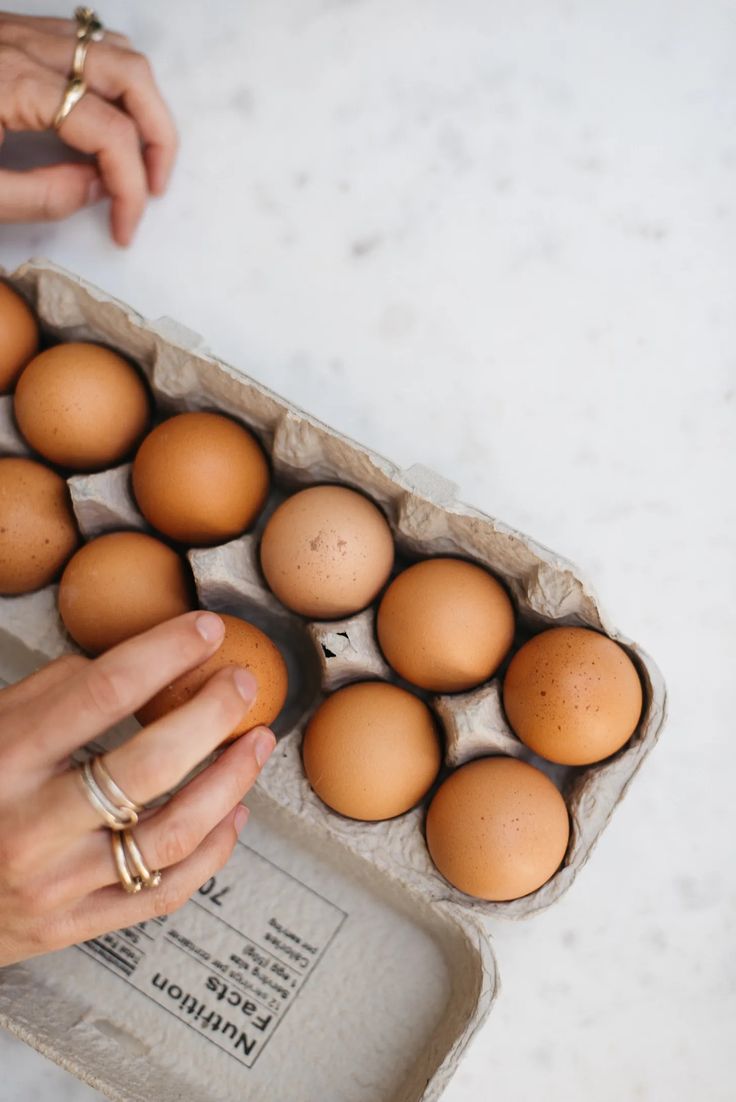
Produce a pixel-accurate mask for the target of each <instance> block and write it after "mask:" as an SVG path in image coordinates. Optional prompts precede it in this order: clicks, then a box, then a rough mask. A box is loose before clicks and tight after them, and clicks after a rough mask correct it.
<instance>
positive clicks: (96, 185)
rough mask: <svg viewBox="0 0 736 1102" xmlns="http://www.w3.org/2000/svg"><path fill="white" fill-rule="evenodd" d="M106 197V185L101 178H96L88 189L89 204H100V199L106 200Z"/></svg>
mask: <svg viewBox="0 0 736 1102" xmlns="http://www.w3.org/2000/svg"><path fill="white" fill-rule="evenodd" d="M104 195H105V187H104V184H103V183H102V180H101V179H100V178H99V176H96V177H95V178H94V180H92V181H91V182H90V185H89V187H88V188H87V203H99V201H100V199H102V198H104Z"/></svg>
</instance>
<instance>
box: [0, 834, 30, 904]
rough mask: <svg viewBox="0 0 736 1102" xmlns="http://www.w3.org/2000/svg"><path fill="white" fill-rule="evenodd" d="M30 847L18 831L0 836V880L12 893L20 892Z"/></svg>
mask: <svg viewBox="0 0 736 1102" xmlns="http://www.w3.org/2000/svg"><path fill="white" fill-rule="evenodd" d="M29 857H30V847H29V846H28V843H27V841H26V839H25V838H24V836H23V835H22V834H20V833H14V834H8V836H7V837H5V838H0V870H1V871H2V880H3V883H4V884H5V886H6V887H7V888H9V889H10V891H12V892H13V893H14V894H18V893H20V894H22V892H23V889H24V886H25V883H26V878H27V876H28V869H29Z"/></svg>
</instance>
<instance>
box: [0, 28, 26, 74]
mask: <svg viewBox="0 0 736 1102" xmlns="http://www.w3.org/2000/svg"><path fill="white" fill-rule="evenodd" d="M3 38H4V41H2V42H0V71H1V72H2V73H3V75H4V76H6V77H11V78H12V77H18V76H19V75H20V74H21V73H23V72H24V71H26V69H27V57H26V55H25V54H24V52H23V50H20V49H18V47H17V45H15V44H14V43H13V44H12V45H11V44H10V43H9V42H8V40H7V39H6V38H5V36H3Z"/></svg>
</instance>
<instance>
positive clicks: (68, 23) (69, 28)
mask: <svg viewBox="0 0 736 1102" xmlns="http://www.w3.org/2000/svg"><path fill="white" fill-rule="evenodd" d="M0 19H1V20H2V40H3V41H6V42H16V41H18V39H17V35H18V34H19V33H22V32H23V31H25V30H28V29H31V30H36V31H41V32H43V33H44V34H55V35H59V36H60V37H62V38H76V35H77V23H76V20H74V19H56V18H54V17H52V16H47V15H16V14H15V13H14V12H3V13H2V16H0ZM13 35H15V36H16V37H13ZM104 41H105V42H108V43H111V44H113V45H116V46H122V47H124V48H125V47H128V46H130V39H129V38H128V36H127V35H125V34H120V32H119V31H108V30H107V29H106V30H105V38H104Z"/></svg>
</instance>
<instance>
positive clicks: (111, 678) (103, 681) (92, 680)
mask: <svg viewBox="0 0 736 1102" xmlns="http://www.w3.org/2000/svg"><path fill="white" fill-rule="evenodd" d="M85 688H86V692H87V696H88V699H89V703H90V705H91V707H92V709H93V710H94V711H95V712H98V713H99V714H100V715H102V716H105V717H107V716H111V715H114V716H117V715H120V713H121V712H124V711H125V710H127V703H126V701H127V693H126V687H125V684H124V682H123V679H122V678H121V677H120V676H119V675H117V674H115V673H113V672H112V670H109V669H106V668H105V667H104V666H103V665H100V664H99V663H98V664H94V665H92V666H91V667H90V669H89V670H88V672H87V676H86V678H85Z"/></svg>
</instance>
